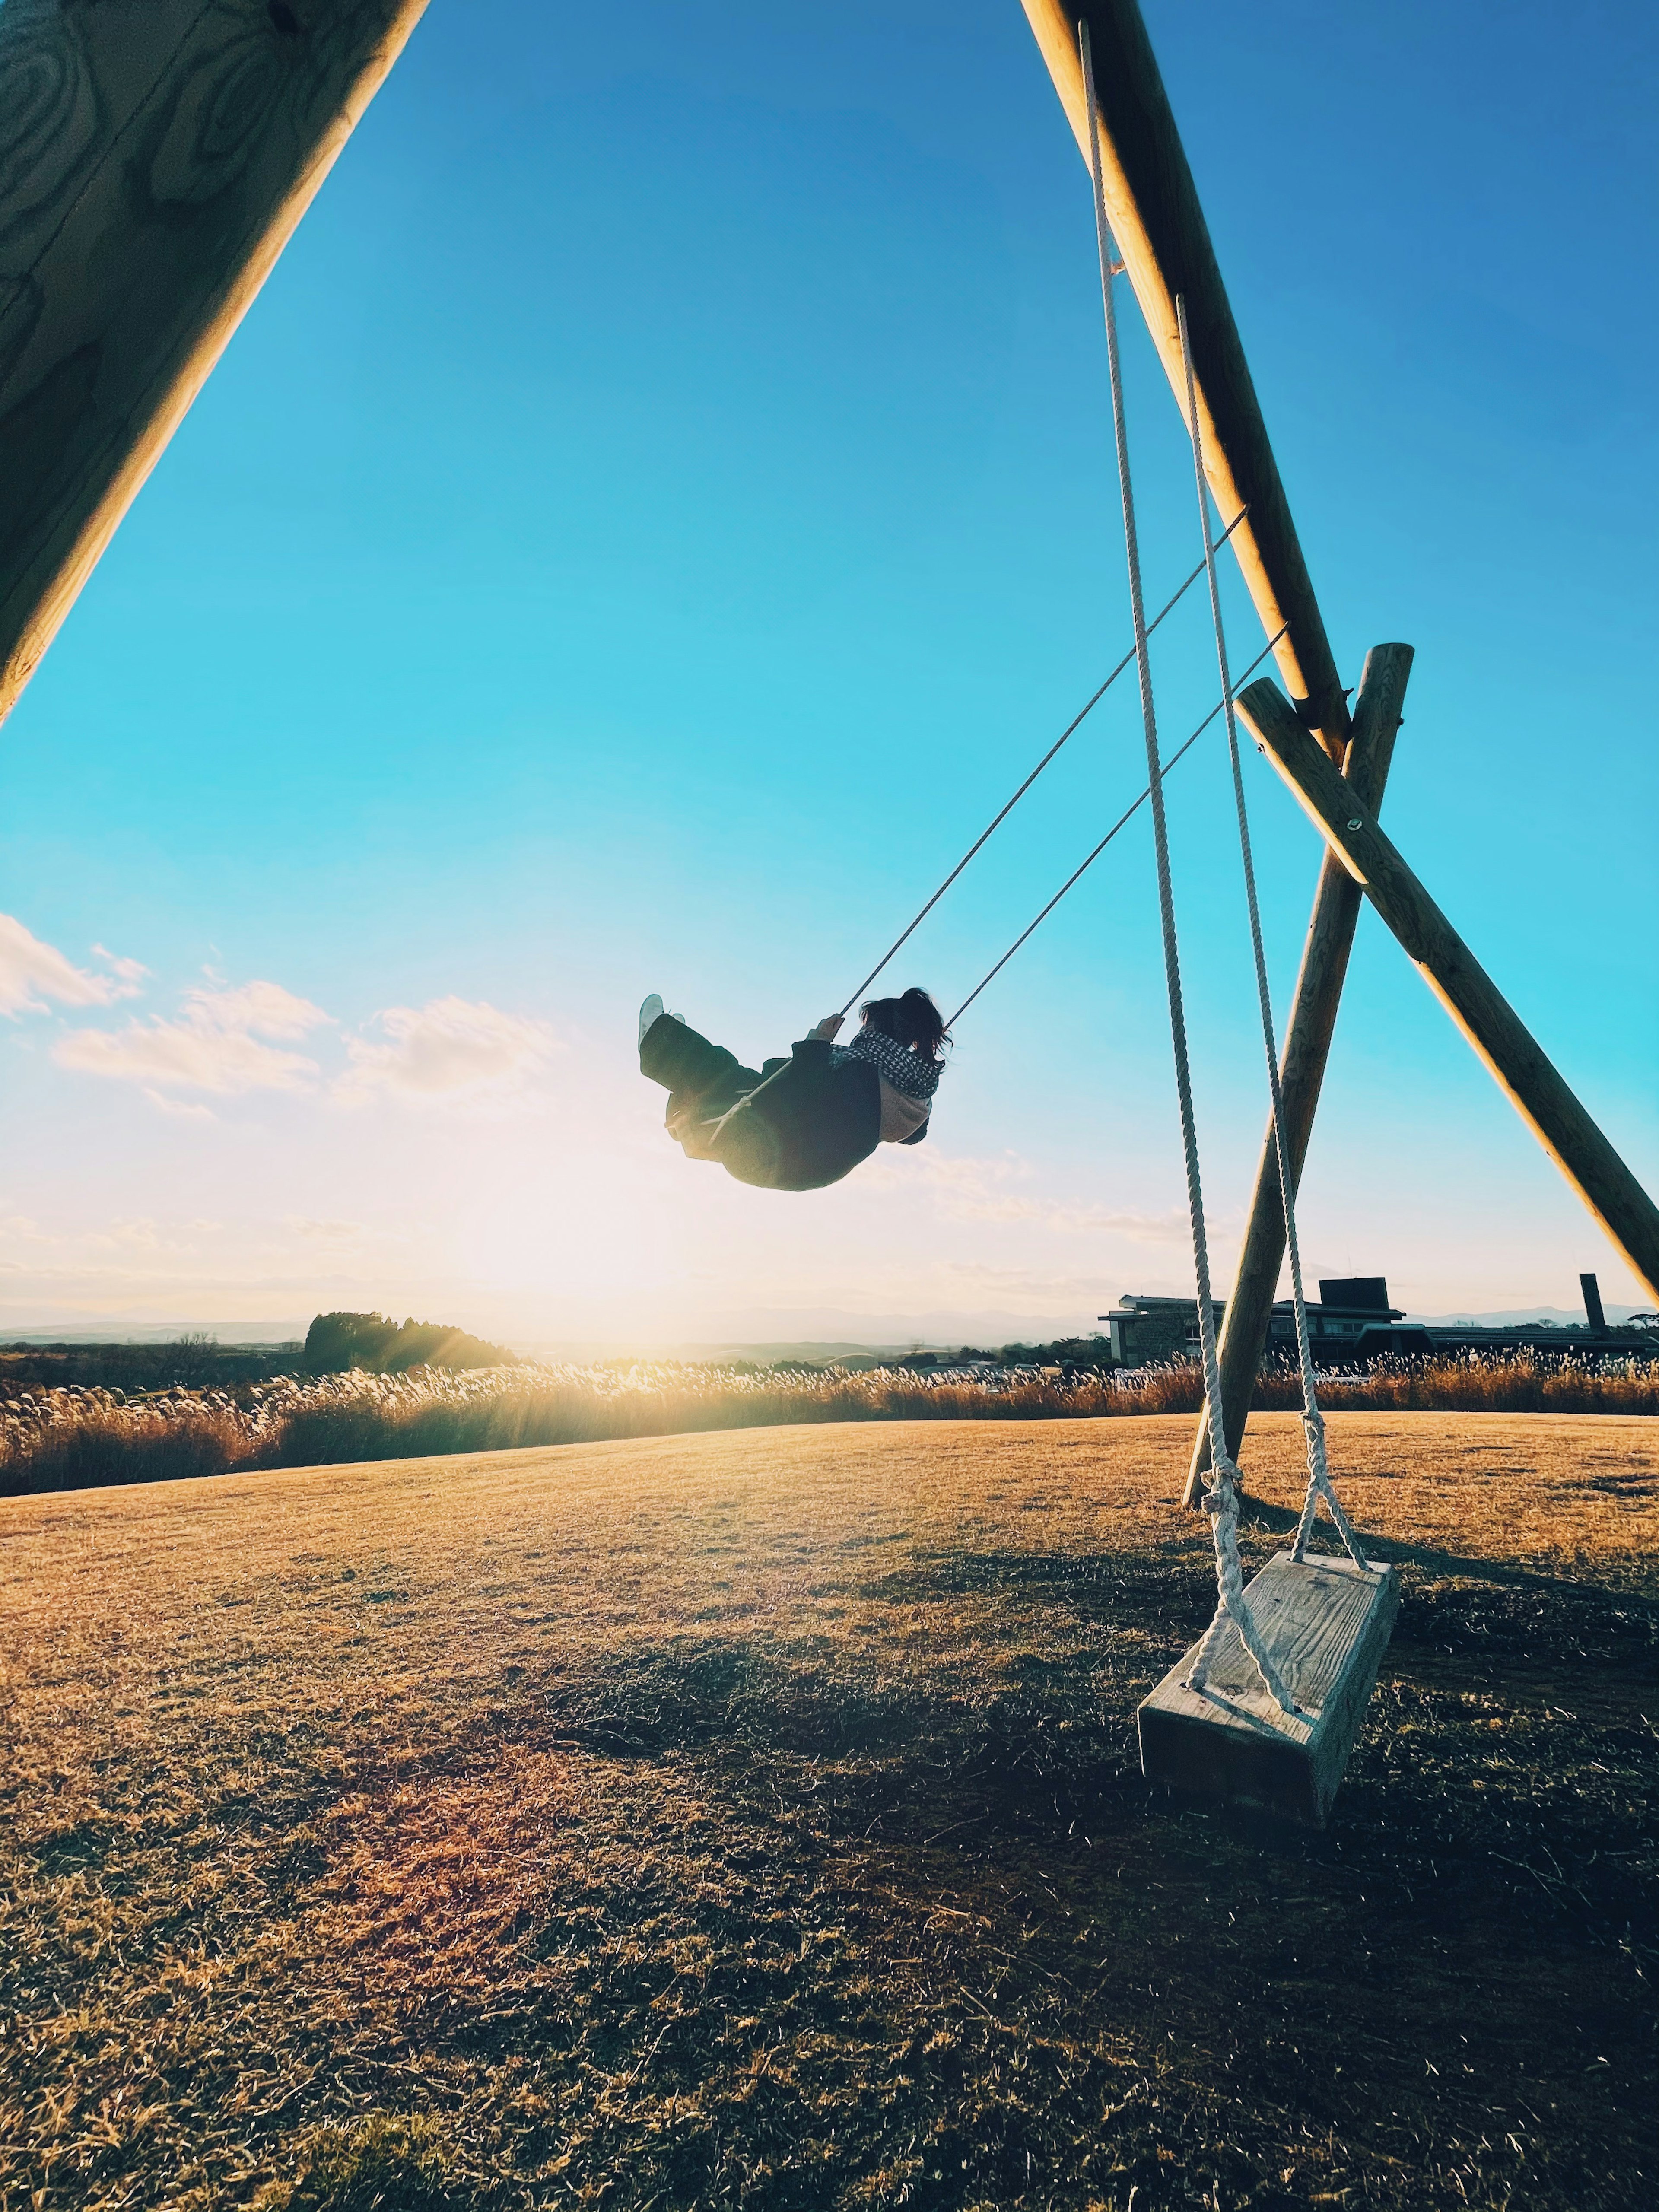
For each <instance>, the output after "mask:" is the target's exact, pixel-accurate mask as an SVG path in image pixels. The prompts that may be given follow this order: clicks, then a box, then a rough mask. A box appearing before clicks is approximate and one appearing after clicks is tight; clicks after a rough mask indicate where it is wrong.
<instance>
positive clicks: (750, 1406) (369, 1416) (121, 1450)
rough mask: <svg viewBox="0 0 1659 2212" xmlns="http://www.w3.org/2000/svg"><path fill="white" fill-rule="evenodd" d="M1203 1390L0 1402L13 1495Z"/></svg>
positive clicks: (1179, 1370)
mask: <svg viewBox="0 0 1659 2212" xmlns="http://www.w3.org/2000/svg"><path fill="white" fill-rule="evenodd" d="M1321 1397H1322V1403H1323V1404H1325V1405H1326V1406H1328V1407H1331V1408H1332V1409H1333V1410H1335V1411H1341V1410H1346V1409H1351V1408H1352V1409H1364V1408H1400V1409H1402V1410H1409V1409H1412V1408H1422V1409H1425V1410H1427V1409H1433V1410H1435V1411H1440V1412H1478V1413H1640V1414H1652V1413H1659V1368H1655V1367H1653V1366H1650V1365H1648V1364H1644V1363H1643V1362H1642V1361H1640V1360H1639V1359H1631V1360H1625V1361H1620V1362H1619V1363H1617V1364H1613V1365H1609V1366H1607V1367H1602V1368H1596V1367H1592V1366H1589V1365H1587V1364H1583V1363H1582V1362H1579V1361H1576V1360H1574V1359H1572V1358H1570V1357H1568V1358H1559V1357H1541V1356H1540V1355H1538V1354H1536V1353H1534V1352H1517V1353H1514V1354H1512V1355H1509V1356H1506V1357H1504V1358H1479V1357H1477V1356H1474V1355H1469V1356H1467V1357H1464V1358H1457V1359H1448V1360H1441V1361H1436V1362H1431V1363H1429V1364H1425V1365H1422V1366H1411V1365H1408V1364H1384V1365H1383V1366H1380V1367H1376V1368H1372V1369H1371V1370H1369V1371H1368V1372H1358V1371H1354V1372H1347V1373H1340V1374H1334V1375H1330V1376H1326V1377H1324V1378H1323V1380H1322V1384H1321ZM1199 1400H1200V1388H1199V1376H1198V1370H1197V1369H1196V1368H1195V1367H1194V1366H1192V1365H1190V1364H1186V1363H1181V1364H1173V1365H1170V1366H1166V1367H1148V1368H1138V1369H1129V1370H1122V1371H1121V1372H1119V1373H1116V1374H1113V1375H1080V1376H1076V1377H1074V1378H1073V1380H1071V1381H1069V1382H1068V1381H1064V1380H1060V1379H1058V1378H1056V1377H1054V1376H1045V1375H1042V1374H1039V1373H1037V1372H1036V1370H1024V1371H1022V1370H1011V1371H1009V1372H1006V1373H1000V1374H996V1373H994V1374H992V1375H990V1376H981V1375H977V1374H974V1373H971V1372H969V1371H966V1370H961V1369H958V1370H950V1369H945V1370H933V1371H930V1372H928V1373H926V1374H917V1373H913V1372H911V1371H909V1370H905V1369H902V1368H873V1369H870V1370H866V1371H863V1372H859V1373H853V1372H849V1371H848V1370H845V1369H840V1368H830V1369H829V1370H824V1371H823V1372H821V1373H810V1372H809V1373H805V1374H802V1373H793V1372H792V1373H787V1374H769V1373H764V1372H763V1373H758V1374H757V1373H750V1372H747V1371H744V1370H739V1369H733V1368H727V1367H703V1366H695V1365H692V1364H688V1363H684V1362H681V1361H673V1360H658V1361H641V1362H639V1363H637V1364H635V1365H632V1366H596V1367H575V1366H567V1365H559V1364H551V1363H548V1364H538V1365H527V1364H526V1365H520V1366H513V1367H494V1368H475V1369H471V1370H464V1371H460V1372H457V1371H455V1370H448V1369H443V1368H435V1367H426V1368H416V1369H413V1370H410V1372H408V1373H406V1374H402V1375H369V1374H364V1373H362V1372H360V1371H358V1372H353V1373H350V1374H347V1375H328V1376H285V1377H280V1378H278V1379H277V1380H276V1381H275V1382H270V1383H254V1384H252V1385H247V1386H243V1387H240V1388H238V1389H231V1390H182V1389H180V1390H172V1391H167V1392H165V1393H160V1394H157V1395H151V1396H147V1397H143V1398H134V1399H124V1398H123V1397H122V1395H121V1394H120V1392H118V1391H114V1390H105V1389H85V1388H78V1387H71V1388H69V1389H54V1390H40V1391H35V1392H33V1393H30V1394H22V1395H19V1396H18V1397H16V1398H13V1399H10V1400H8V1401H5V1403H4V1404H3V1406H0V1496H13V1497H15V1496H18V1495H20V1494H21V1493H23V1492H33V1491H45V1490H78V1489H83V1488H88V1487H91V1486H96V1485H100V1484H106V1483H131V1482H165V1481H171V1480H175V1479H177V1478H179V1477H188V1476H195V1475H203V1474H225V1473H227V1472H228V1471H230V1470H232V1469H234V1468H276V1467H321V1466H331V1465H334V1464H337V1463H340V1462H348V1461H362V1460H377V1459H404V1458H414V1457H422V1456H426V1455H440V1454H453V1453H457V1452H480V1451H500V1450H508V1449H517V1448H521V1447H524V1446H527V1445H534V1444H562V1443H589V1442H594V1441H598V1440H599V1439H603V1438H609V1437H647V1436H668V1435H674V1434H677V1433H679V1432H681V1431H688V1430H696V1429H736V1428H755V1427H768V1426H772V1425H791V1424H795V1423H801V1422H813V1421H888V1420H978V1419H987V1418H989V1419H1001V1420H1033V1419H1036V1420H1041V1419H1060V1418H1064V1417H1077V1416H1085V1417H1089V1418H1111V1417H1114V1416H1121V1415H1124V1414H1132V1413H1194V1412H1195V1411H1196V1410H1197V1407H1198V1404H1199ZM1254 1402H1255V1405H1256V1406H1257V1407H1259V1408H1260V1409H1261V1410H1263V1411H1268V1410H1288V1409H1293V1408H1294V1407H1297V1406H1298V1405H1299V1404H1300V1402H1301V1400H1300V1392H1299V1388H1298V1385H1297V1380H1296V1377H1295V1376H1294V1375H1292V1374H1290V1373H1288V1372H1277V1371H1275V1372H1269V1373H1267V1374H1266V1375H1264V1376H1262V1377H1261V1381H1260V1382H1259V1383H1258V1385H1257V1388H1256V1393H1255V1401H1254Z"/></svg>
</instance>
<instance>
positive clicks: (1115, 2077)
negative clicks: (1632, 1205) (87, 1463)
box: [0, 1412, 1659, 2212]
mask: <svg viewBox="0 0 1659 2212" xmlns="http://www.w3.org/2000/svg"><path fill="white" fill-rule="evenodd" d="M1190 1430H1191V1422H1190V1419H1188V1418H1187V1417H1183V1416H1178V1415H1171V1416H1166V1417H1147V1418H1143V1419H1120V1420H1114V1421H1090V1420H1076V1421H1070V1420H1046V1421H1040V1422H1039V1421H1031V1422H1023V1421H1018V1420H1006V1419H1004V1420H996V1421H973V1422H940V1421H927V1422H915V1423H902V1422H897V1423H895V1422H890V1423H882V1424H872V1425H835V1426H824V1427H793V1428H787V1429H772V1430H748V1431H739V1432H736V1433H725V1434H708V1435H699V1436H683V1437H659V1438H653V1439H648V1440H639V1439H635V1440H629V1441H624V1442H617V1443H586V1444H571V1445H567V1446H562V1447H559V1448H556V1449H533V1450H523V1451H517V1452H507V1453H497V1454H494V1455H484V1456H476V1457H470V1458H469V1457H465V1456H462V1457H449V1458H444V1459H431V1460H423V1461H401V1462H380V1463H375V1464H367V1465H361V1466H354V1467H349V1468H319V1469H313V1470H305V1471H300V1472H274V1473H266V1474H233V1475H227V1476H224V1477H222V1478H220V1479H218V1480H211V1481H194V1482H178V1483H168V1484H161V1485H156V1486H147V1487H142V1488H128V1489H122V1490H116V1491H109V1492H90V1491H82V1492H60V1493H58V1494H56V1495H42V1496H37V1497H28V1498H15V1499H10V1500H8V1501H5V1502H4V1503H0V1580H3V1588H4V1601H3V1638H4V1646H3V1655H0V1663H3V1687H0V1699H3V1701H4V1712H5V1723H6V1732H7V1748H8V1754H9V1757H8V1765H7V1771H6V1776H5V1781H4V1800H3V1803H4V1820H5V1824H6V1831H5V1832H6V1838H7V1848H6V1853H5V1881H4V1885H3V1890H0V1914H3V1922H0V2076H3V2079H0V2208H3V2212H24V2208H28V2212H63V2208H68V2207H71V2206H74V2207H82V2206H87V2207H90V2206H99V2207H107V2208H115V2207H123V2208H125V2207H135V2208H137V2207H143V2208H147V2212H149V2208H158V2212H159V2208H173V2207H177V2208H179V2212H205V2208H208V2207H232V2206H239V2207H240V2206H252V2205H258V2206H259V2207H261V2208H262V2212H301V2208H322V2207H331V2208H334V2212H355V2209H356V2208H358V2207H362V2208H368V2207H369V2206H371V2205H374V2204H377V2203H378V2204H380V2205H383V2206H386V2207H388V2208H393V2212H396V2209H397V2208H401V2212H422V2208H434V2207H440V2206H450V2207H457V2208H466V2209H467V2212H474V2208H479V2212H482V2208H485V2207H495V2206H500V2207H503V2208H505V2207H513V2206H528V2205H536V2206H549V2207H551V2206H555V2205H567V2204H574V2205H578V2206H593V2207H600V2206H602V2207H606V2208H616V2212H647V2208H659V2209H660V2212H669V2208H691V2207H704V2206H708V2207H714V2206H745V2207H757V2208H758V2207H765V2208H790V2212H794V2209H795V2208H799V2212H817V2208H830V2207H837V2208H838V2207H854V2206H857V2207H866V2206H867V2207H872V2208H877V2207H886V2206H900V2205H905V2206H912V2207H929V2208H934V2207H939V2208H943V2207H951V2208H957V2207H981V2208H990V2207H997V2208H1003V2207H1018V2206H1029V2207H1033V2208H1036V2207H1044V2208H1047V2207H1056V2208H1072V2207H1075V2208H1077V2209H1078V2212H1083V2208H1085V2207H1091V2206H1094V2207H1100V2208H1106V2207H1112V2208H1114V2212H1130V2208H1131V2207H1133V2208H1134V2212H1164V2208H1165V2207H1171V2208H1173V2207H1177V2206H1180V2207H1185V2206H1194V2207H1199V2206H1205V2207H1210V2208H1212V2212H1237V2208H1242V2207H1244V2206H1250V2207H1253V2208H1290V2207H1300V2206H1304V2205H1314V2204H1327V2205H1346V2206H1352V2207H1361V2206H1366V2207H1370V2206H1376V2207H1387V2208H1397V2212H1407V2209H1408V2208H1409V2212H1425V2209H1426V2208H1440V2207H1445V2208H1462V2207H1468V2206H1475V2207H1490V2208H1492V2212H1498V2208H1509V2212H1523V2208H1551V2209H1552V2212H1612V2208H1620V2212H1623V2208H1632V2207H1637V2206H1646V2205H1648V2204H1650V2203H1652V2202H1654V2201H1655V2197H1656V2186H1655V2180H1654V2177H1655V2174H1656V2170H1659V2166H1656V2161H1659V2145H1656V2141H1655V2136H1656V2120H1655V2115H1656V2112H1659V2100H1656V2097H1655V2094H1654V2091H1655V2069H1654V2059H1655V2050H1654V2042H1653V2021H1652V2009H1651V1996H1652V1983H1651V1978H1650V1977H1651V1976H1652V1973H1653V1972H1654V1967H1655V1961H1656V1944H1655V1937H1656V1918H1655V1896H1656V1888H1655V1879H1654V1877H1655V1838H1654V1824H1653V1814H1652V1784H1653V1782H1654V1779H1655V1775H1656V1769H1659V1727H1656V1722H1659V1704H1656V1702H1655V1700H1656V1698H1659V1687H1656V1674H1655V1667H1654V1661H1655V1654H1656V1644H1659V1633H1656V1632H1659V1569H1656V1565H1655V1551H1654V1539H1655V1536H1656V1533H1659V1431H1656V1429H1655V1427H1654V1425H1653V1423H1652V1422H1651V1421H1650V1420H1642V1419H1615V1418H1607V1417H1598V1416H1580V1417H1559V1418H1558V1417H1554V1416H1550V1415H1533V1416H1530V1417H1515V1416H1508V1415H1502V1414H1473V1415H1471V1414H1442V1413H1400V1412H1395V1413H1346V1414H1342V1413H1339V1414H1336V1415H1334V1417H1333V1419H1332V1421H1331V1435H1332V1443H1333V1458H1334V1464H1335V1466H1336V1468H1337V1469H1338V1473H1339V1478H1340V1480H1341V1482H1342V1485H1343V1487H1344V1491H1345V1494H1346V1498H1347V1499H1348V1500H1349V1502H1350V1505H1351V1509H1352V1510H1353V1511H1354V1513H1355V1516H1356V1518H1357V1519H1358V1521H1359V1522H1360V1523H1361V1524H1362V1526H1364V1528H1367V1529H1369V1530H1370V1531H1372V1532H1374V1533H1375V1534H1376V1535H1377V1536H1378V1537H1379V1539H1382V1540H1384V1541H1380V1542H1379V1544H1378V1547H1377V1548H1378V1549H1379V1550H1382V1551H1388V1552H1389V1553H1392V1555H1393V1556H1394V1557H1395V1558H1396V1559H1399V1560H1400V1561H1401V1568H1402V1574H1403V1579H1404V1585H1405V1596H1404V1603H1403V1606H1402V1609H1401V1620H1400V1625H1399V1628H1398V1631H1397V1633H1396V1636H1395V1642H1394V1644H1393V1647H1392V1650H1391V1651H1390V1654H1389V1658H1388V1660H1387V1662H1385V1665H1384V1669H1383V1680H1382V1682H1381V1684H1380V1686H1379V1688H1378V1692H1377V1695H1376V1699H1375V1701H1374V1704H1373V1706H1372V1709H1371V1715H1370V1720H1369V1723H1368V1725H1367V1727H1366V1729H1365V1731H1364V1735H1363V1736H1362V1738H1361V1740H1360V1743H1359V1746H1358V1749H1357V1751H1356V1753H1355V1756H1354V1759H1353V1763H1352V1766H1351V1768H1350V1772H1349V1778H1348V1781H1347V1784H1346V1787H1345V1789H1344V1790H1343V1793H1342V1796H1340V1799H1339V1801H1338V1806H1337V1810H1336V1814H1335V1816H1334V1821H1333V1825H1332V1827H1331V1829H1330V1831H1329V1832H1328V1834H1327V1835H1325V1836H1323V1837H1292V1838H1285V1837H1282V1836H1273V1835H1267V1834H1261V1833H1255V1832H1250V1831H1249V1830H1248V1829H1245V1828H1243V1827H1240V1826H1237V1825H1236V1824H1233V1823H1231V1822H1228V1821H1226V1820H1221V1819H1218V1818H1212V1817H1206V1816H1203V1815H1200V1814H1196V1813H1194V1812H1191V1811H1184V1812H1183V1811H1180V1810H1177V1809H1175V1808H1170V1807H1169V1806H1167V1805H1164V1804H1162V1803H1158V1802H1152V1801H1151V1800H1149V1798H1148V1796H1147V1795H1146V1791H1145V1790H1144V1788H1143V1786H1142V1784H1140V1781H1139V1776H1138V1772H1137V1767H1136V1759H1135V1749H1134V1735H1133V1712H1134V1707H1135V1705H1136V1703H1137V1701H1138V1699H1139V1697H1140V1696H1141V1695H1142V1694H1143V1692H1145V1690H1146V1688H1147V1686H1149V1685H1150V1684H1151V1682H1152V1680H1154V1679H1155V1678H1156V1677H1157V1676H1158V1674H1160V1673H1161V1672H1162V1670H1163V1669H1164V1667H1165V1666H1166V1665H1167V1664H1168V1663H1169V1662H1170V1660H1171V1659H1172V1658H1173V1657H1174V1656H1176V1654H1177V1653H1178V1652H1179V1650H1181V1649H1182V1646H1183V1645H1184V1644H1187V1643H1188V1641H1189V1640H1190V1639H1191V1638H1192V1637H1193V1636H1194V1635H1195V1634H1196V1632H1198V1631H1199V1629H1200V1627H1201V1626H1202V1625H1203V1623H1204V1621H1205V1620H1206V1618H1207V1616H1208V1613H1209V1608H1210V1605H1211V1601H1212V1587H1213V1585H1212V1575H1211V1568H1210V1564H1209V1556H1208V1545H1207V1531H1206V1526H1205V1524H1202V1523H1200V1522H1195V1521H1194V1519H1193V1518H1192V1517H1191V1516H1187V1515H1184V1514H1182V1512H1181V1511H1180V1510H1178V1509H1177V1508H1176V1505H1175V1504H1173V1503H1172V1500H1173V1498H1174V1497H1175V1496H1176V1493H1177V1492H1178V1488H1179V1481H1180V1477H1181V1474H1182V1472H1183V1470H1184V1465H1185V1457H1186V1450H1187V1445H1188V1437H1189V1435H1190ZM1299 1462H1300V1438H1299V1433H1298V1431H1297V1425H1296V1424H1295V1422H1294V1421H1293V1420H1292V1419H1290V1418H1289V1417H1287V1416H1284V1415H1267V1416H1262V1417H1259V1418H1258V1419H1257V1421H1256V1422H1255V1424H1254V1425H1253V1428H1252V1434H1251V1442H1250V1446H1249V1451H1248V1453H1247V1457H1246V1473H1247V1475H1248V1477H1249V1481H1250V1484H1251V1487H1252V1489H1253V1491H1255V1492H1257V1493H1258V1494H1259V1495H1260V1497H1261V1498H1262V1499H1263V1500H1264V1501H1265V1503H1264V1504H1262V1506H1261V1508H1260V1510H1258V1511H1257V1512H1256V1513H1255V1516H1254V1519H1253V1523H1252V1526H1251V1527H1250V1528H1249V1532H1248V1536H1247V1542H1248V1546H1249V1549H1250V1551H1251V1553H1252V1555H1253V1558H1255V1559H1260V1558H1261V1556H1264V1555H1265V1553H1266V1552H1267V1550H1268V1549H1269V1548H1271V1547H1272V1546H1273V1543H1274V1542H1275V1541H1276V1538H1277V1534H1278V1532H1279V1530H1280V1529H1282V1528H1283V1526H1284V1525H1285V1521H1286V1519H1287V1517H1288V1509H1289V1507H1290V1506H1291V1504H1292V1501H1293V1499H1294V1498H1295V1495H1296V1481H1297V1468H1298V1466H1299Z"/></svg>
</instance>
